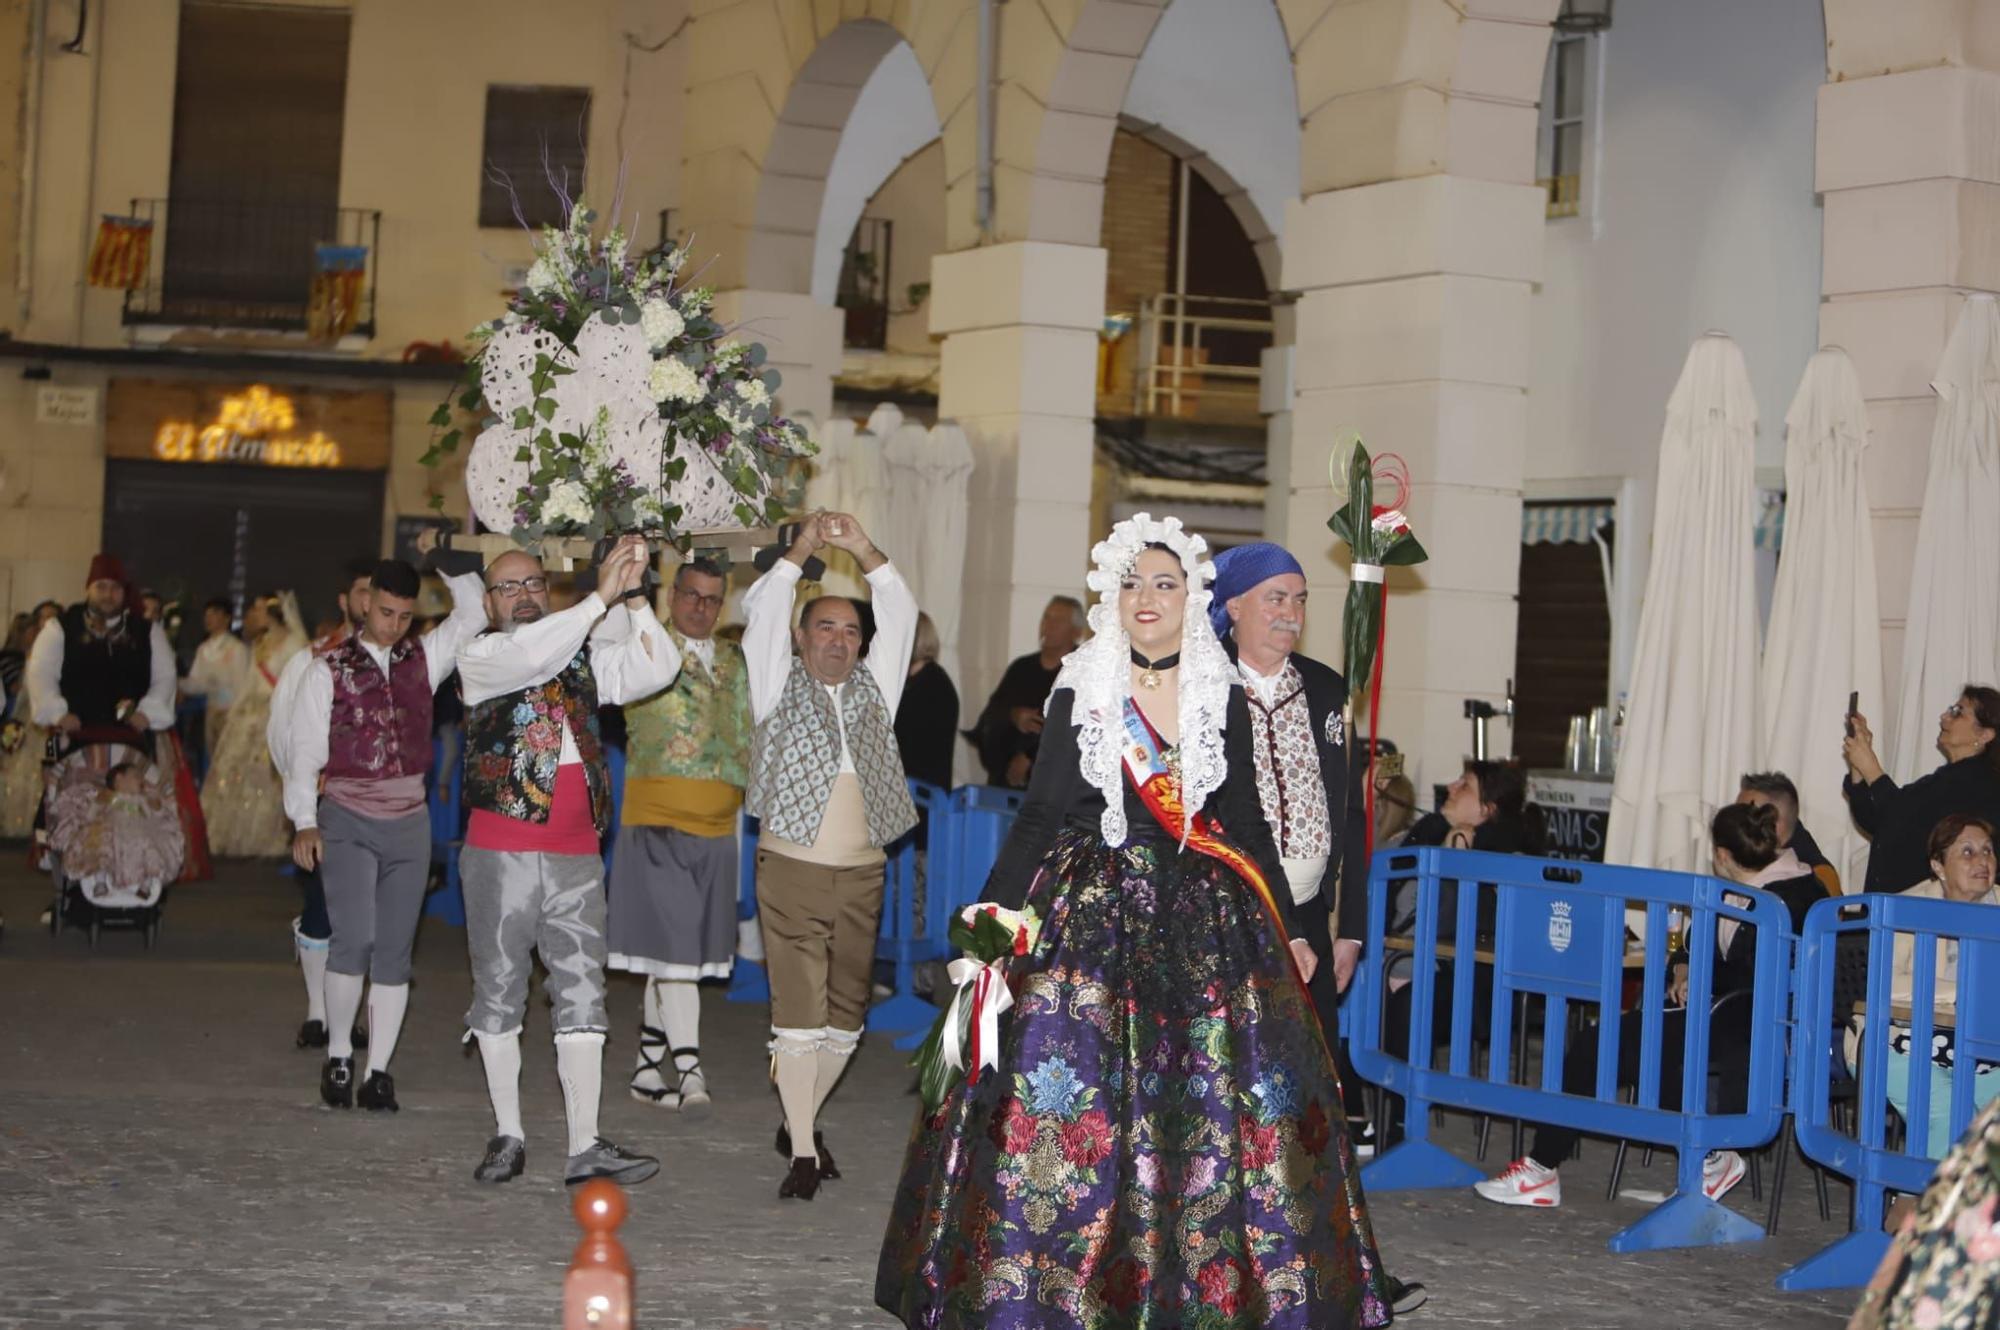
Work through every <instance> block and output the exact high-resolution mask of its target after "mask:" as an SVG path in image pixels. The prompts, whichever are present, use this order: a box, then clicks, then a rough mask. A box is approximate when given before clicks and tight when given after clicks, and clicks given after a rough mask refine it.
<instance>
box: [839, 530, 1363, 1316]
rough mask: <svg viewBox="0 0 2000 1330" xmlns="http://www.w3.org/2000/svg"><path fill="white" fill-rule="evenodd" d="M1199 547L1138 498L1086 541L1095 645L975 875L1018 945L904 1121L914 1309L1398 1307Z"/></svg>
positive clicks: (907, 1271) (1287, 1312)
mask: <svg viewBox="0 0 2000 1330" xmlns="http://www.w3.org/2000/svg"><path fill="white" fill-rule="evenodd" d="M1206 548H1207V546H1206V544H1205V542H1203V541H1202V539H1201V538H1200V537H1199V536H1195V535H1191V534H1189V533H1187V532H1184V531H1183V530H1182V529H1181V525H1180V522H1179V521H1178V520H1177V519H1174V518H1168V519H1166V520H1165V521H1158V522H1156V521H1154V520H1153V519H1152V518H1151V517H1150V516H1148V515H1146V514H1140V515H1138V516H1136V517H1133V518H1130V519H1128V520H1126V521H1124V522H1120V523H1119V524H1118V525H1117V526H1116V527H1115V528H1114V529H1113V531H1112V534H1111V538H1110V539H1109V540H1106V541H1104V542H1103V543H1101V544H1100V545H1098V547H1097V548H1096V550H1095V551H1094V552H1093V559H1094V561H1095V563H1096V570H1095V571H1094V572H1092V574H1091V576H1090V585H1091V587H1092V588H1093V589H1094V590H1096V591H1097V592H1098V593H1099V595H1100V601H1099V603H1098V604H1097V605H1096V606H1095V607H1093V609H1092V611H1091V627H1092V629H1093V631H1094V632H1095V636H1094V637H1093V638H1092V639H1091V641H1090V642H1089V643H1088V644H1087V645H1085V646H1083V647H1081V648H1079V649H1078V650H1077V651H1076V652H1075V653H1073V654H1072V655H1071V656H1070V657H1069V659H1068V660H1067V661H1065V662H1064V664H1063V668H1062V675H1061V677H1060V678H1059V679H1058V680H1057V683H1056V687H1055V691H1054V692H1053V693H1051V694H1050V696H1049V706H1048V719H1047V724H1046V725H1045V727H1044V728H1043V731H1042V747H1041V754H1040V756H1039V758H1038V759H1037V761H1036V763H1035V774H1034V778H1033V780H1032V782H1031V783H1030V784H1029V786H1028V795H1027V800H1026V802H1025V803H1024V805H1023V806H1022V809H1021V812H1020V816H1019V818H1018V820H1017V821H1016V822H1015V824H1014V829H1013V831H1012V833H1011V834H1010V835H1009V837H1008V840H1007V844H1006V846H1005V847H1004V848H1003V849H1002V851H1001V854H1000V858H999V860H998V862H997V863H995V865H994V868H993V873H992V875H991V877H990V878H989V879H988V881H987V885H986V896H987V899H989V900H992V901H996V902H999V903H1001V904H1004V905H1018V904H1020V903H1021V902H1022V901H1023V899H1024V898H1025V901H1026V904H1027V905H1028V906H1029V907H1031V908H1032V909H1034V910H1035V911H1036V913H1037V914H1038V915H1039V916H1040V917H1041V919H1042V924H1041V931H1040V936H1039V938H1038V939H1037V940H1036V942H1035V943H1034V945H1033V946H1032V947H1031V948H1030V949H1029V950H1028V952H1027V953H1026V954H1025V955H1024V956H1021V957H1019V958H1018V959H1016V960H1015V961H1014V962H1013V963H1012V965H1011V966H1010V968H1009V973H1008V976H1007V978H1008V982H1009V985H1010V986H1011V988H1012V989H1013V991H1014V993H1015V995H1016V996H1015V1002H1014V1007H1013V1010H1012V1012H1011V1013H1009V1014H1008V1016H1007V1017H1006V1021H1007V1023H1006V1025H1005V1026H1004V1028H1003V1029H1002V1030H1001V1032H1000V1037H999V1041H998V1042H999V1047H998V1050H997V1059H996V1064H989V1065H992V1066H993V1069H992V1070H991V1071H989V1072H987V1073H985V1074H982V1075H979V1076H978V1077H977V1079H976V1081H975V1080H973V1079H972V1078H971V1077H968V1079H967V1080H966V1081H964V1082H961V1083H960V1084H959V1085H958V1086H957V1087H956V1088H954V1089H953V1090H951V1091H950V1092H949V1093H948V1094H947V1096H946V1098H945V1100H944V1102H943V1104H942V1106H941V1107H940V1109H939V1111H938V1112H937V1113H936V1114H934V1115H931V1116H928V1117H926V1116H923V1115H921V1114H920V1115H919V1117H918V1120H917V1123H916V1127H915V1130H914V1132H913V1133H912V1137H911V1141H910V1148H909V1157H908V1162H907V1165H906V1167H905V1170H904V1173H903V1179H902V1183H901V1186H900V1187H899V1189H898V1191H897V1195H896V1200H895V1205H894V1209H893V1211H892V1213H891V1216H890V1222H889V1231H888V1236H887V1237H886V1239H885V1240H884V1244H883V1251H882V1259H881V1263H880V1265H879V1267H878V1270H877V1274H876V1284H875V1296H876V1301H877V1302H879V1303H880V1304H881V1305H882V1306H883V1307H885V1308H887V1309H888V1310H889V1311H891V1312H893V1313H895V1314H896V1316H898V1317H899V1318H900V1319H901V1320H902V1321H903V1322H904V1324H906V1325H909V1326H912V1327H917V1326H926V1327H928V1326H937V1325H980V1326H984V1327H988V1328H989V1330H1002V1328H1003V1327H1038V1328H1044V1330H1058V1328H1063V1327H1084V1326H1100V1325H1104V1324H1106V1323H1107V1320H1106V1318H1107V1317H1108V1316H1112V1315H1115V1316H1116V1317H1117V1318H1118V1320H1119V1322H1120V1323H1121V1324H1151V1323H1153V1322H1155V1321H1157V1322H1158V1323H1159V1324H1161V1325H1167V1324H1174V1325H1193V1324H1207V1323H1209V1322H1211V1321H1212V1322H1213V1323H1214V1324H1216V1325H1223V1324H1227V1325H1230V1326H1233V1327H1239V1328H1243V1327H1251V1326H1288V1327H1290V1326H1296V1327H1306V1326H1343V1327H1346V1326H1380V1325H1386V1324H1388V1322H1389V1320H1390V1319H1391V1315H1392V1312H1391V1308H1390V1293H1391V1291H1390V1288H1389V1284H1388V1281H1387V1279H1386V1278H1385V1276H1384V1274H1383V1272H1382V1266H1381V1261H1380V1258H1379V1257H1378V1256H1377V1254H1376V1250H1375V1241H1374V1237H1373V1233H1372V1231H1371V1226H1370V1223H1369V1217H1368V1207H1367V1204H1366V1202H1365V1201H1364V1199H1363V1197H1362V1194H1361V1186H1360V1182H1359V1179H1358V1177H1357V1175H1356V1172H1355V1163H1354V1156H1353V1152H1352V1150H1351V1148H1350V1146H1349V1145H1348V1142H1347V1134H1346V1128H1345V1125H1344V1121H1343V1115H1342V1113H1341V1104H1340V1088H1339V1085H1338V1084H1337V1082H1336V1079H1335V1076H1334V1069H1333V1061H1332V1058H1331V1057H1330V1056H1329V1055H1328V1053H1327V1048H1326V1044H1325V1042H1324V1041H1323V1040H1322V1039H1321V1037H1320V1028H1319V1022H1318V1020H1317V1019H1316V1018H1315V1016H1314V1013H1313V1007H1312V999H1311V997H1310V996H1309V995H1308V993H1307V991H1306V982H1307V980H1309V979H1310V977H1311V974H1312V971H1313V969H1314V968H1315V954H1314V952H1313V949H1312V947H1311V946H1310V945H1309V944H1308V943H1307V942H1306V941H1305V939H1303V938H1293V937H1292V936H1291V934H1290V931H1289V930H1290V918H1291V914H1292V901H1291V892H1290V890H1289V889H1288V888H1287V886H1286V877H1285V871H1284V864H1283V861H1282V860H1281V859H1280V857H1279V853H1278V847H1277V846H1276V845H1275V844H1274V843H1273V841H1272V838H1271V832H1270V828H1269V827H1268V826H1267V825H1266V823H1265V820H1264V813H1263V809H1262V807H1261V806H1260V805H1259V803H1258V798H1257V775H1256V759H1255V757H1254V755H1253V753H1252V745H1251V742H1250V737H1251V734H1252V732H1253V727H1252V721H1251V714H1250V709H1249V706H1248V705H1247V703H1246V701H1245V699H1244V694H1243V689H1242V687H1241V686H1240V683H1239V676H1238V674H1237V671H1236V668H1235V666H1233V665H1232V664H1231V663H1230V660H1229V657H1228V655H1227V654H1226V653H1225V652H1224V651H1223V649H1222V645H1221V644H1220V643H1219V642H1218V641H1217V640H1216V637H1215V632H1214V630H1213V628H1212V627H1211V626H1210V624H1209V620H1208V614H1207V610H1208V604H1209V598H1210V597H1209V591H1208V581H1209V579H1210V577H1211V575H1212V573H1213V566H1212V565H1211V564H1210V563H1209V562H1208V560H1207V559H1206V558H1205V557H1204V554H1205V552H1206ZM1197 1304H1198V1305H1197ZM1203 1318H1205V1319H1203Z"/></svg>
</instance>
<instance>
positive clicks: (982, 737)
mask: <svg viewBox="0 0 2000 1330" xmlns="http://www.w3.org/2000/svg"><path fill="white" fill-rule="evenodd" d="M1083 630H1084V615H1083V602H1082V601H1080V600H1078V599H1077V598H1076V597H1075V596H1056V597H1054V598H1052V599H1051V600H1050V601H1049V603H1048V607H1047V608H1045V609H1044V610H1043V611H1042V625H1041V630H1040V636H1041V645H1040V648H1039V649H1038V650H1035V651H1031V652H1029V653H1028V654H1027V655H1025V656H1021V657H1019V658H1018V659H1016V660H1014V661H1011V662H1009V664H1008V666H1007V672H1006V673H1005V674H1003V675H1001V676H1000V682H999V684H998V685H997V686H996V687H995V688H994V689H993V695H992V696H991V697H989V698H987V699H986V709H985V710H983V711H981V712H980V713H979V720H978V723H977V724H975V725H974V726H973V727H972V728H971V729H970V730H968V731H967V732H966V737H967V738H968V739H971V740H972V741H973V743H974V744H975V745H977V747H978V749H979V760H980V762H981V763H982V764H983V765H984V766H985V768H986V779H987V782H988V783H989V784H993V785H1006V786H1011V787H1013V788H1014V789H1017V790H1018V789H1021V788H1023V787H1024V786H1026V785H1027V783H1028V775H1029V773H1030V772H1031V771H1033V770H1034V766H1035V751H1036V749H1037V747H1038V746H1039V745H1040V744H1041V741H1042V704H1043V703H1045V702H1047V701H1048V699H1049V689H1051V688H1053V687H1055V682H1056V671H1057V670H1059V669H1060V668H1062V663H1063V657H1065V656H1067V655H1068V654H1069V653H1070V652H1072V651H1074V650H1076V644H1077V643H1078V642H1081V641H1082V640H1083Z"/></svg>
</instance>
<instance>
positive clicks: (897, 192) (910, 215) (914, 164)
mask: <svg viewBox="0 0 2000 1330" xmlns="http://www.w3.org/2000/svg"><path fill="white" fill-rule="evenodd" d="M862 216H864V217H883V218H887V219H888V220H889V221H891V222H893V223H895V230H894V231H893V232H892V233H891V243H892V245H893V249H894V252H893V253H891V254H890V256H889V308H890V309H891V310H892V311H898V312H895V313H892V314H891V315H890V316H889V346H888V349H889V350H890V351H893V352H901V353H905V354H911V355H936V354H937V343H936V342H934V341H932V340H931V329H930V315H929V314H928V313H927V312H926V311H925V308H924V305H927V304H929V298H928V297H926V299H925V302H924V305H918V306H917V307H916V308H914V309H912V308H911V307H910V297H909V290H910V285H911V283H913V282H923V283H928V282H929V281H930V280H931V260H932V259H934V258H936V257H937V256H938V255H939V254H941V253H942V252H943V251H944V143H943V141H942V140H938V141H934V142H932V143H931V144H930V145H928V146H927V147H924V148H922V149H919V150H918V151H917V152H915V153H912V154H911V155H910V156H909V157H907V158H905V159H904V161H903V164H902V165H901V166H899V167H897V168H896V171H895V174H893V175H891V176H890V177H889V178H888V179H887V180H886V181H884V182H883V183H882V188H880V189H878V190H876V191H875V197H874V198H871V199H869V200H868V206H867V207H866V208H865V209H863V210H862Z"/></svg>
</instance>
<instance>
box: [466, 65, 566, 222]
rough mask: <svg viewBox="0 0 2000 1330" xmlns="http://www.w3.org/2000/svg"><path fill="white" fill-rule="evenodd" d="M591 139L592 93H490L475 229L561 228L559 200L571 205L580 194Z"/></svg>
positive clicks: (509, 89)
mask: <svg viewBox="0 0 2000 1330" xmlns="http://www.w3.org/2000/svg"><path fill="white" fill-rule="evenodd" d="M589 140H590V89H588V88H542V87H520V86H516V85H510V84H497V83H496V84H494V85H492V86H491V87H488V88H487V89H486V144H485V148H484V151H483V152H482V154H481V157H480V177H479V224H480V225H481V226H517V225H519V224H520V223H521V222H526V223H527V224H528V225H529V226H561V225H563V224H564V223H566V222H567V221H568V220H569V218H567V217H565V216H564V215H563V203H562V194H563V193H566V194H568V195H569V197H570V198H572V199H575V198H577V197H579V196H581V195H582V193H583V166H584V144H586V143H587V142H589ZM558 187H560V190H561V192H560V193H559V192H558ZM517 209H518V213H519V215H518V216H517V215H516V210H517Z"/></svg>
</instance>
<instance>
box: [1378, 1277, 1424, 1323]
mask: <svg viewBox="0 0 2000 1330" xmlns="http://www.w3.org/2000/svg"><path fill="white" fill-rule="evenodd" d="M1385 1278H1386V1279H1387V1280H1388V1282H1389V1308H1390V1310H1391V1311H1393V1312H1395V1313H1396V1315H1398V1316H1407V1315H1409V1314H1410V1313H1411V1312H1413V1311H1415V1310H1416V1309H1417V1308H1419V1307H1421V1306H1423V1305H1424V1304H1425V1303H1426V1302H1429V1301H1430V1298H1431V1295H1430V1294H1429V1293H1427V1292H1425V1291H1424V1286H1423V1285H1422V1284H1405V1283H1404V1282H1403V1281H1402V1280H1400V1279H1398V1278H1396V1276H1394V1275H1387V1276H1385Z"/></svg>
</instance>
